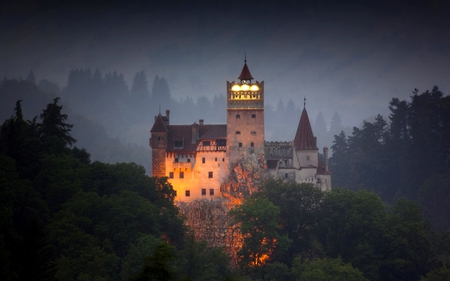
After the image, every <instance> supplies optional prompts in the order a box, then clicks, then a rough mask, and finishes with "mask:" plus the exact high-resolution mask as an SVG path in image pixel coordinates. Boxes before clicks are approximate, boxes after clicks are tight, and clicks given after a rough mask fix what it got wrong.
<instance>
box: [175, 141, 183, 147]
mask: <svg viewBox="0 0 450 281" xmlns="http://www.w3.org/2000/svg"><path fill="white" fill-rule="evenodd" d="M180 147H183V141H175V148H180Z"/></svg>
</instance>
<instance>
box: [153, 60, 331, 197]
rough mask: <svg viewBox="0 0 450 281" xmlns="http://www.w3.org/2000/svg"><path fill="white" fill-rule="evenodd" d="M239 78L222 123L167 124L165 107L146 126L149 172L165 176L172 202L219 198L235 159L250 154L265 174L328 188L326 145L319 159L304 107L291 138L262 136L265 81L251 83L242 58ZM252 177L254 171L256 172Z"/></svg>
mask: <svg viewBox="0 0 450 281" xmlns="http://www.w3.org/2000/svg"><path fill="white" fill-rule="evenodd" d="M238 79H239V81H238V82H234V81H233V82H227V123H226V124H223V125H222V124H221V125H212V124H205V123H204V120H203V119H200V120H199V123H196V122H194V123H193V124H191V125H171V124H170V111H169V110H166V115H165V116H163V115H161V114H158V116H156V117H155V122H154V124H153V126H152V128H151V130H150V133H151V138H150V147H151V148H152V175H153V176H159V177H167V178H168V181H169V182H170V183H171V184H172V186H173V188H174V190H175V191H176V194H177V196H176V200H177V201H182V202H191V201H194V200H197V199H218V198H222V190H221V184H222V183H223V182H224V180H225V179H226V178H227V176H228V174H229V172H230V171H231V170H232V169H234V167H235V166H234V164H235V163H236V161H238V160H239V159H241V158H242V157H250V156H254V157H253V158H255V159H259V160H257V161H262V162H263V163H262V164H263V167H264V168H265V169H266V171H267V174H268V175H269V176H271V177H273V178H282V179H285V180H287V181H295V182H298V183H304V182H305V183H312V184H314V185H315V186H316V187H317V188H320V189H321V190H329V189H331V173H330V172H329V170H328V148H326V147H324V149H323V153H324V163H323V162H322V161H320V159H319V157H318V152H319V149H318V148H317V141H316V138H315V137H314V134H313V131H312V129H311V123H310V121H309V118H308V113H307V112H306V106H304V108H303V111H302V114H301V117H300V121H299V124H298V128H297V132H296V134H295V136H294V140H293V141H291V142H267V141H265V140H264V81H262V82H258V81H253V79H254V78H253V77H252V75H251V74H250V70H249V68H248V66H247V62H246V61H245V63H244V67H243V68H242V72H241V75H239V77H238ZM255 176H256V175H255Z"/></svg>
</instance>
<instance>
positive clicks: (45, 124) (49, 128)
mask: <svg viewBox="0 0 450 281" xmlns="http://www.w3.org/2000/svg"><path fill="white" fill-rule="evenodd" d="M58 102H59V98H55V99H54V100H53V103H49V104H48V105H47V108H46V109H44V110H43V112H42V113H41V115H40V116H39V117H40V119H41V120H42V123H41V124H40V125H39V136H40V138H41V140H42V141H43V142H44V143H45V142H47V141H49V139H50V138H51V137H56V138H57V139H59V140H60V141H62V144H63V145H64V147H65V146H72V145H73V144H74V143H75V142H76V140H75V139H74V138H73V137H72V136H71V135H70V134H69V133H70V131H71V130H72V127H73V125H71V124H67V123H66V122H65V121H66V120H67V117H68V116H67V114H62V113H61V110H62V108H63V106H62V105H58Z"/></svg>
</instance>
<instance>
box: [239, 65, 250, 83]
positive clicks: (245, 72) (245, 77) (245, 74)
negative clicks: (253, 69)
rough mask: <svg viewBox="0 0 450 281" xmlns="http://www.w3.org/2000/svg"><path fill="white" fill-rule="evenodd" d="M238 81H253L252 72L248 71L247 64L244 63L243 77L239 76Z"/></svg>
mask: <svg viewBox="0 0 450 281" xmlns="http://www.w3.org/2000/svg"><path fill="white" fill-rule="evenodd" d="M238 79H240V80H252V79H253V77H252V75H251V74H250V70H249V69H248V66H247V63H244V67H243V68H242V72H241V75H239V77H238Z"/></svg>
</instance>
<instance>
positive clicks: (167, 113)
mask: <svg viewBox="0 0 450 281" xmlns="http://www.w3.org/2000/svg"><path fill="white" fill-rule="evenodd" d="M169 115H170V110H168V109H166V117H167V125H169V124H170V121H169Z"/></svg>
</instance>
